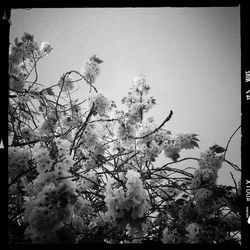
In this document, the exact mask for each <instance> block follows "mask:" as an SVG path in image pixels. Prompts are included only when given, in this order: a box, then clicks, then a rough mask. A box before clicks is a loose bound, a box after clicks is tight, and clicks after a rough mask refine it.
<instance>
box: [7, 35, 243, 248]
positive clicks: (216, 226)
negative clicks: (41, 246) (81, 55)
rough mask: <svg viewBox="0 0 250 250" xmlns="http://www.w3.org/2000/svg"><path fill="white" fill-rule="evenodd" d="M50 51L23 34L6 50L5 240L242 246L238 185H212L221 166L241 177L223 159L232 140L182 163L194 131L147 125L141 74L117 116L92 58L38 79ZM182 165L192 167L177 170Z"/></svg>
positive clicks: (194, 142) (193, 143) (148, 102)
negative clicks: (81, 94) (49, 81)
mask: <svg viewBox="0 0 250 250" xmlns="http://www.w3.org/2000/svg"><path fill="white" fill-rule="evenodd" d="M51 50H52V47H51V46H50V44H49V43H47V42H44V43H42V44H41V46H40V47H39V46H38V44H37V43H36V42H35V40H34V37H33V36H32V35H30V34H28V33H24V35H23V37H22V38H21V41H19V40H18V39H17V38H16V39H15V41H14V44H11V46H10V52H9V107H8V111H9V148H8V155H9V161H8V171H9V178H8V180H9V207H8V209H9V243H79V244H81V243H91V242H105V243H145V242H148V241H151V242H162V243H225V242H230V243H239V242H240V212H241V211H240V208H239V200H240V195H241V185H240V182H239V183H238V184H237V183H236V182H235V185H234V186H222V185H218V184H217V182H216V180H217V176H218V170H219V169H220V167H221V166H222V164H223V163H224V162H225V163H226V164H229V165H230V166H231V167H233V168H234V169H235V170H237V171H240V169H239V167H238V166H237V165H235V164H233V163H231V162H230V161H228V160H227V159H226V152H227V149H228V146H229V142H230V140H231V138H232V137H231V138H230V140H229V141H228V144H227V145H226V148H223V147H221V146H218V145H213V146H211V147H210V148H209V149H208V150H207V151H205V152H202V153H201V154H200V158H193V157H188V158H182V159H181V157H180V154H181V151H182V150H191V149H193V148H194V147H199V145H198V142H199V139H198V138H197V136H198V135H197V134H194V133H191V134H188V133H187V134H177V135H173V134H172V133H171V131H169V130H166V129H165V128H164V125H165V124H166V123H167V122H168V121H169V120H170V119H172V115H173V112H172V111H169V114H168V115H167V116H166V118H165V120H164V121H163V122H162V123H161V124H160V125H157V124H155V122H154V120H153V118H148V119H146V120H145V118H144V114H145V113H147V112H148V111H149V110H150V109H151V108H152V107H153V106H154V105H155V103H156V101H155V99H154V98H153V97H149V96H148V94H149V90H150V86H149V85H148V84H147V82H146V79H145V76H143V75H139V76H138V77H136V78H135V79H134V80H133V85H132V87H131V88H130V89H129V91H128V93H127V95H126V96H125V97H124V98H123V99H122V103H123V104H124V105H126V111H121V110H119V109H118V108H117V106H116V105H115V103H114V101H112V100H110V99H109V98H108V97H107V96H105V95H104V94H102V93H99V92H98V90H97V89H96V87H95V86H94V84H95V81H96V79H97V77H98V75H99V74H100V64H101V63H103V61H102V60H101V59H99V58H98V57H97V56H96V55H94V56H92V57H91V58H89V59H88V60H86V61H85V62H84V64H83V67H82V70H81V72H78V71H76V70H70V71H69V72H66V73H65V74H63V75H62V76H61V78H60V79H59V81H58V83H57V84H55V85H52V86H50V87H46V88H45V87H43V86H42V85H41V84H40V83H38V72H37V64H38V62H39V61H40V60H41V59H43V58H44V57H45V56H47V55H48V54H49V53H50V52H51ZM79 82H81V83H82V82H84V83H85V84H86V86H87V88H89V93H88V95H87V96H86V98H84V99H83V100H78V99H74V89H75V88H76V85H77V84H78V83H79ZM238 129H239V128H238ZM161 153H164V155H165V158H166V164H164V165H162V166H161V165H160V164H159V163H158V162H157V158H158V156H159V155H160V154H161ZM184 161H188V162H189V163H188V165H189V166H190V165H191V164H192V166H193V167H194V168H195V170H193V169H194V168H190V167H189V168H186V169H181V168H176V167H174V166H175V164H177V163H178V162H184ZM190 162H192V163H190ZM232 177H233V176H232ZM233 180H234V178H233ZM234 181H235V180H234Z"/></svg>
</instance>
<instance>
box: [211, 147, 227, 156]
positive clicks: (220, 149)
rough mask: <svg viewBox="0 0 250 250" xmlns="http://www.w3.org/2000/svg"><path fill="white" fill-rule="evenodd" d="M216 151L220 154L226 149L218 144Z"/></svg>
mask: <svg viewBox="0 0 250 250" xmlns="http://www.w3.org/2000/svg"><path fill="white" fill-rule="evenodd" d="M214 151H215V153H217V154H220V153H223V152H225V151H226V149H225V148H223V147H221V146H218V147H216V148H215V149H214Z"/></svg>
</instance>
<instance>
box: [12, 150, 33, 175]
mask: <svg viewBox="0 0 250 250" xmlns="http://www.w3.org/2000/svg"><path fill="white" fill-rule="evenodd" d="M30 160H31V153H30V152H29V150H28V149H25V148H20V147H9V148H8V170H9V177H10V178H12V177H15V176H16V175H18V174H20V173H22V172H24V171H25V170H27V168H28V166H29V162H30Z"/></svg>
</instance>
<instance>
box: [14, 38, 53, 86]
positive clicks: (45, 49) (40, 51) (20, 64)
mask: <svg viewBox="0 0 250 250" xmlns="http://www.w3.org/2000/svg"><path fill="white" fill-rule="evenodd" d="M51 49H52V48H51V46H50V44H49V43H47V42H43V43H42V44H41V46H40V48H39V46H38V44H37V43H36V42H35V41H34V36H32V35H30V34H29V33H24V35H23V36H22V38H21V41H18V39H17V38H16V39H15V43H14V44H11V46H10V49H9V65H10V66H9V73H10V79H9V85H10V89H11V90H14V91H23V90H24V87H25V79H26V76H27V68H29V67H30V68H31V67H32V64H33V63H34V61H35V60H37V59H38V58H39V57H41V56H43V55H45V54H47V53H49V52H50V50H51Z"/></svg>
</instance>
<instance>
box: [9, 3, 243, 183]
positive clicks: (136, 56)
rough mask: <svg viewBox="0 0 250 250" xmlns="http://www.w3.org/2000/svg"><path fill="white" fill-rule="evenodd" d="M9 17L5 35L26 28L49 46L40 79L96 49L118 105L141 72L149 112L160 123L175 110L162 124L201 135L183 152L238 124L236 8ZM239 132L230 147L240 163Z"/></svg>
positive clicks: (223, 177) (100, 82)
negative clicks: (147, 88)
mask: <svg viewBox="0 0 250 250" xmlns="http://www.w3.org/2000/svg"><path fill="white" fill-rule="evenodd" d="M11 22H12V25H11V29H10V41H13V40H14V38H15V37H21V36H22V35H23V32H24V31H26V32H29V33H31V34H33V35H34V36H35V40H36V41H37V42H38V43H39V44H40V43H41V42H43V41H48V42H50V43H51V44H52V46H53V47H54V49H53V51H52V53H51V55H50V56H48V57H46V58H45V59H44V60H42V61H41V63H40V64H39V65H38V72H39V80H38V81H39V82H42V83H44V84H45V85H49V84H55V83H57V81H58V80H59V78H60V76H61V75H62V73H65V72H67V71H69V70H73V69H75V70H80V68H81V65H82V63H83V61H84V60H85V59H87V58H89V57H90V56H92V55H93V54H97V56H98V57H100V58H101V59H103V60H104V63H103V64H101V75H100V77H99V78H98V79H97V82H96V87H97V89H98V91H99V92H103V93H105V94H107V95H108V96H109V97H110V98H111V99H113V100H115V102H116V103H117V104H119V103H120V100H121V98H122V97H123V96H124V94H125V93H126V92H127V91H128V89H129V87H130V86H131V81H132V80H133V78H134V77H135V76H137V75H139V74H144V75H146V78H147V81H148V83H149V84H150V85H151V87H152V89H151V95H152V96H154V97H155V98H156V100H157V105H156V106H155V107H154V108H153V110H152V111H151V113H150V114H149V116H154V117H155V120H156V121H157V122H158V123H159V124H160V123H161V122H162V121H163V120H164V118H165V117H166V116H167V115H168V114H169V111H170V109H172V110H173V112H174V115H173V117H172V119H171V121H170V122H168V123H167V124H166V125H165V128H167V129H169V130H172V132H173V133H179V132H180V133H185V132H187V133H192V132H193V133H197V134H199V139H200V150H199V149H198V150H193V151H186V152H183V153H182V154H181V157H184V156H195V157H198V156H199V154H200V152H202V151H204V150H206V149H208V147H209V146H212V145H213V144H215V143H216V144H219V145H221V146H224V147H225V146H226V143H227V140H228V139H229V137H230V136H231V134H232V133H233V132H234V130H235V129H236V128H237V127H238V126H239V125H240V123H241V95H240V90H241V76H240V68H241V65H240V55H241V54H240V53H241V51H240V9H239V7H206V8H170V7H166V8H162V7H161V8H93V9H91V8H81V9H67V8H61V9H60V8H59V9H53V8H52V9H30V10H13V11H12V15H11ZM85 90H86V91H88V88H85ZM83 95H85V93H82V92H81V91H79V92H78V97H79V98H81V96H83ZM240 138H241V136H240V132H238V133H237V134H236V136H235V137H234V138H233V140H232V142H231V145H230V148H229V152H228V153H227V156H228V160H230V161H232V162H234V163H235V164H238V165H239V166H240V165H241V148H240ZM188 164H190V162H189V163H188ZM190 165H191V166H194V167H197V165H195V164H194V165H193V164H190ZM190 165H188V166H190ZM229 170H231V171H232V172H233V173H235V172H234V171H233V169H232V168H231V167H229V166H228V165H224V166H223V168H222V169H221V170H220V179H219V180H220V182H221V183H229V182H230V183H232V182H231V180H230V179H231V177H230V174H229ZM236 176H237V177H239V173H237V174H236Z"/></svg>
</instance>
